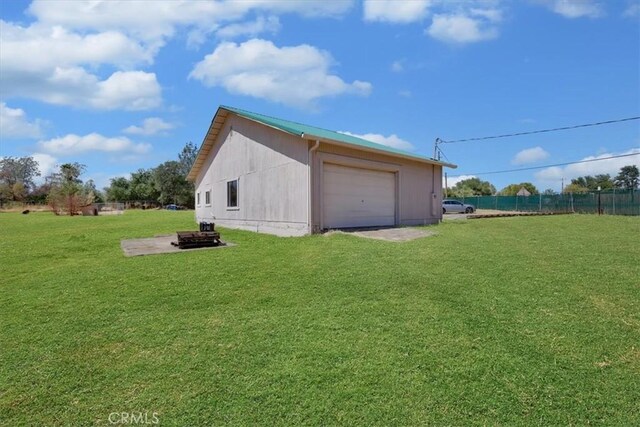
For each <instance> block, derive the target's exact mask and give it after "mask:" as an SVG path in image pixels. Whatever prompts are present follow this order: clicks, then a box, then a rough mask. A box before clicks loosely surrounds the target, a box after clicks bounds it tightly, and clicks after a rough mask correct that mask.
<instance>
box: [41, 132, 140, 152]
mask: <svg viewBox="0 0 640 427" xmlns="http://www.w3.org/2000/svg"><path fill="white" fill-rule="evenodd" d="M38 146H39V147H40V148H41V149H42V150H43V151H46V152H48V153H52V154H58V155H75V154H79V153H85V152H89V151H101V152H107V153H125V154H126V153H131V154H144V153H147V152H149V150H150V149H151V145H150V144H136V143H134V142H132V141H131V140H130V139H129V138H125V137H117V138H109V137H106V136H102V135H100V134H99V133H90V134H88V135H84V136H80V135H74V134H69V135H66V136H63V137H61V138H53V139H50V140H47V141H40V142H38Z"/></svg>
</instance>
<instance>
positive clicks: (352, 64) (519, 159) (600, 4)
mask: <svg viewBox="0 0 640 427" xmlns="http://www.w3.org/2000/svg"><path fill="white" fill-rule="evenodd" d="M0 19H1V20H2V21H1V23H0V25H1V27H0V79H1V80H0V109H1V110H0V156H25V155H34V156H35V158H36V159H37V160H39V161H40V163H41V166H42V169H43V172H45V173H46V172H48V171H50V170H51V169H52V168H53V167H54V166H55V164H58V163H61V162H69V161H78V162H81V163H84V164H86V165H87V172H86V174H85V176H84V178H85V179H88V178H92V179H94V180H95V181H96V182H97V184H98V185H99V186H104V185H107V184H108V182H109V179H110V178H112V177H115V176H126V175H127V174H128V173H129V172H132V171H135V170H136V169H138V168H148V167H153V166H156V165H157V164H159V163H161V162H163V161H165V160H169V159H173V158H175V157H176V156H177V153H178V152H179V151H180V149H181V148H182V147H183V146H184V144H185V143H186V142H188V141H193V142H194V143H196V144H198V145H199V144H200V143H201V141H202V138H203V136H204V134H205V132H206V130H207V128H208V125H209V122H210V121H211V118H212V116H213V114H214V113H215V111H216V108H217V107H218V105H221V104H226V105H231V106H235V107H239V108H244V109H247V110H250V111H255V112H259V113H263V114H269V115H273V116H276V117H281V118H286V119H290V120H295V121H299V122H302V123H307V124H312V125H316V126H321V127H325V128H328V129H333V130H339V131H345V132H350V133H353V134H356V135H364V136H365V137H366V138H368V139H371V140H373V141H374V142H380V143H385V144H389V145H393V146H395V147H399V148H404V149H408V150H412V151H414V152H416V153H419V154H427V155H432V154H433V142H434V140H435V139H436V138H437V137H439V138H442V139H443V140H453V139H460V138H467V137H477V136H485V135H495V134H503V133H511V132H523V131H529V130H535V129H544V128H554V127H560V126H566V125H575V124H583V123H591V122H597V121H602V120H610V119H618V118H625V117H631V116H638V115H640V2H639V1H638V0H612V1H595V0H519V1H507V0H476V1H471V0H469V1H465V0H457V1H443V0H431V1H426V0H412V1H383V0H373V1H349V0H345V1H342V0H324V1H315V0H309V1H291V0H279V1H250V0H243V1H193V2H190V1H158V2H153V1H150V0H146V1H136V0H129V1H122V2H119V1H104V2H101V1H81V0H73V1H55V0H46V1H33V2H28V1H11V2H2V3H1V4H0ZM442 148H443V150H444V153H445V155H446V156H447V158H448V160H450V161H451V162H453V163H456V164H458V165H459V168H458V169H457V170H449V171H448V174H449V175H450V176H453V175H464V176H469V175H471V174H473V173H479V172H485V171H495V170H504V169H514V168H521V167H530V166H537V165H546V164H553V163H562V162H570V161H575V160H581V159H589V158H594V157H598V156H600V157H607V156H611V155H618V154H624V153H634V152H640V121H630V122H625V123H620V124H614V125H608V126H601V127H591V128H584V129H580V130H575V131H566V132H556V133H549V134H542V135H531V136H526V137H519V138H512V139H499V140H494V141H489V142H486V141H485V142H469V143H460V144H446V145H443V146H442ZM626 164H640V156H633V157H627V158H623V159H616V160H607V161H601V162H594V163H584V164H579V165H572V166H567V167H562V168H548V169H541V170H533V171H525V172H517V173H510V174H497V175H479V176H480V177H481V178H482V179H487V180H489V181H491V182H492V183H493V184H494V185H495V186H496V187H498V189H500V188H502V187H504V186H506V185H507V184H509V183H512V182H521V181H532V182H534V183H535V184H536V185H537V186H538V187H539V188H540V189H541V190H542V189H545V188H554V189H556V190H558V189H560V185H561V184H560V183H561V179H562V178H565V180H566V181H568V180H569V179H571V178H573V177H576V176H579V175H584V174H596V173H611V174H615V173H616V172H617V170H618V169H619V168H620V167H621V166H624V165H626ZM449 182H450V184H452V183H454V182H455V178H452V179H450V180H449Z"/></svg>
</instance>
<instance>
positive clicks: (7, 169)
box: [0, 156, 40, 200]
mask: <svg viewBox="0 0 640 427" xmlns="http://www.w3.org/2000/svg"><path fill="white" fill-rule="evenodd" d="M38 176H40V170H39V169H38V162H37V161H35V160H34V159H33V157H28V156H27V157H3V158H1V159H0V185H2V191H0V199H3V200H7V199H11V200H23V199H24V198H25V197H26V196H27V194H28V193H29V192H30V191H31V190H32V189H33V188H34V187H35V183H34V179H35V178H36V177H38ZM7 189H8V190H7Z"/></svg>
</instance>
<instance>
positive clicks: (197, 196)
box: [196, 191, 200, 206]
mask: <svg viewBox="0 0 640 427" xmlns="http://www.w3.org/2000/svg"><path fill="white" fill-rule="evenodd" d="M196 205H198V206H200V192H199V191H198V192H197V193H196Z"/></svg>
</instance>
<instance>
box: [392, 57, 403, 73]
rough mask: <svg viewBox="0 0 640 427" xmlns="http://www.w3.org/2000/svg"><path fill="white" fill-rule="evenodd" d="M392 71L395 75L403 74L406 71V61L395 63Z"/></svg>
mask: <svg viewBox="0 0 640 427" xmlns="http://www.w3.org/2000/svg"><path fill="white" fill-rule="evenodd" d="M391 71H393V72H394V73H401V72H403V71H404V61H402V60H399V61H393V63H392V64H391Z"/></svg>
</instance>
